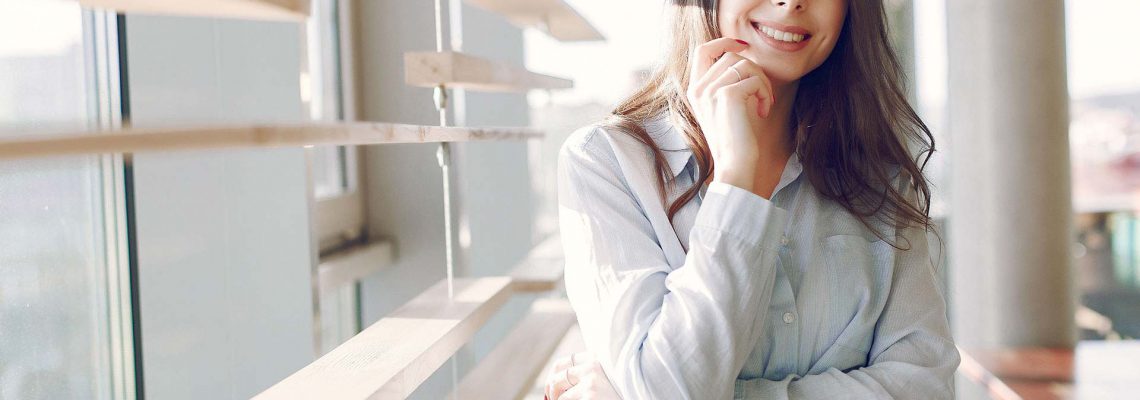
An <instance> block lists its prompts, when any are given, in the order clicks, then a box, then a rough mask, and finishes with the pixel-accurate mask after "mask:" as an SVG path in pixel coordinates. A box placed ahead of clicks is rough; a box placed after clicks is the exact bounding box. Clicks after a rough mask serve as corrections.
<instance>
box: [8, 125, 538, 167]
mask: <svg viewBox="0 0 1140 400" xmlns="http://www.w3.org/2000/svg"><path fill="white" fill-rule="evenodd" d="M541 137H542V134H541V133H539V132H538V131H535V130H533V129H529V128H462V127H448V128H443V127H438V126H418V125H402V124H388V123H379V122H350V123H307V124H292V125H290V124H279V125H239V126H202V127H182V128H154V129H147V128H135V129H124V130H118V131H105V132H78V133H71V134H58V135H28V136H22V137H11V138H3V139H0V159H15V158H33V157H47V156H62V155H76V154H101V153H134V152H142V151H175V150H203V149H245V148H274V147H303V146H322V145H370V144H390V143H426V142H464V141H480V140H526V139H537V138H541Z"/></svg>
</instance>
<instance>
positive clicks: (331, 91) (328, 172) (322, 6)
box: [303, 0, 351, 199]
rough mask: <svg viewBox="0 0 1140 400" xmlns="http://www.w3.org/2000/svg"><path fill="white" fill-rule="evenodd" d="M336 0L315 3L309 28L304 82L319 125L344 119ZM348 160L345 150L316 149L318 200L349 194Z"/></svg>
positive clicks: (340, 147)
mask: <svg viewBox="0 0 1140 400" xmlns="http://www.w3.org/2000/svg"><path fill="white" fill-rule="evenodd" d="M336 4H337V1H336V0H314V1H313V2H312V3H311V6H312V7H311V8H312V10H311V15H310V17H309V20H308V23H307V25H306V31H307V33H306V34H307V36H308V55H309V63H308V67H309V71H308V73H307V74H308V75H307V78H306V79H304V80H303V81H304V82H308V85H309V87H308V88H306V95H307V96H306V97H308V98H307V99H306V100H307V101H308V102H309V115H310V117H311V118H312V119H313V120H317V121H339V120H342V119H343V115H342V112H341V111H342V107H341V100H340V87H341V79H340V51H339V47H340V42H339V36H338V35H339V31H340V29H339V24H338V15H337V8H336ZM347 167H348V166H347V158H346V157H345V152H344V147H342V146H337V147H319V148H315V149H313V166H312V168H313V190H314V191H315V194H316V196H317V198H318V199H320V198H327V197H333V196H337V195H341V194H344V193H347V192H348V191H349V190H350V189H351V187H350V186H349V182H348V170H347Z"/></svg>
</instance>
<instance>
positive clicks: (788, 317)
mask: <svg viewBox="0 0 1140 400" xmlns="http://www.w3.org/2000/svg"><path fill="white" fill-rule="evenodd" d="M795 321H796V315H795V314H792V313H790V312H786V313H784V323H785V324H790V323H792V322H795Z"/></svg>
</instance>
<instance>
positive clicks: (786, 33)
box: [752, 21, 812, 52]
mask: <svg viewBox="0 0 1140 400" xmlns="http://www.w3.org/2000/svg"><path fill="white" fill-rule="evenodd" d="M752 28H753V29H755V30H756V33H757V34H759V35H760V36H761V38H762V39H763V40H764V42H765V43H767V44H768V45H769V46H771V47H772V48H775V49H777V50H781V51H787V52H793V51H798V50H801V49H803V48H804V47H807V44H808V41H810V40H811V37H812V35H811V32H808V30H807V29H804V28H801V27H798V26H792V25H783V24H777V23H774V22H768V21H752Z"/></svg>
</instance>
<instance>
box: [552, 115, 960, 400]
mask: <svg viewBox="0 0 1140 400" xmlns="http://www.w3.org/2000/svg"><path fill="white" fill-rule="evenodd" d="M645 127H646V129H647V130H648V131H649V133H650V135H651V136H652V137H653V140H654V141H655V142H656V143H657V145H658V146H660V147H661V148H662V149H663V150H665V157H666V161H667V163H668V166H669V169H670V171H669V172H670V173H672V174H673V175H674V176H675V177H676V179H677V183H678V187H677V188H676V189H675V190H671V191H670V192H669V193H668V195H667V197H668V201H663V200H662V199H661V197H660V196H659V194H658V191H657V189H656V186H655V183H654V179H656V178H655V176H656V171H655V169H654V167H653V163H652V157H651V155H650V152H649V150H648V148H647V147H646V146H645V145H643V144H641V143H640V142H638V141H637V140H636V139H634V138H633V137H632V136H630V135H627V134H624V133H621V132H616V131H610V130H607V129H606V128H601V127H587V128H583V129H580V130H578V131H577V132H575V133H574V134H573V135H571V136H570V138H569V139H568V140H567V141H566V143H565V144H563V146H562V149H561V151H560V152H559V159H558V178H559V182H558V186H559V214H560V224H561V231H562V241H563V247H564V250H565V256H566V291H567V294H568V296H569V299H570V302H571V303H572V304H573V306H574V310H575V312H576V313H577V314H578V321H579V325H580V327H581V329H582V333H583V336H584V339H585V342H586V345H587V348H588V350H589V351H592V352H593V353H595V356H596V357H597V359H598V360H599V361H600V362H601V365H602V367H603V369H604V370H605V372H606V374H607V376H608V378H609V379H610V381H611V382H612V383H613V385H614V387H615V388H616V389H617V391H618V392H619V393H620V394H621V395H622V397H623V398H625V399H729V398H736V399H761V398H763V399H784V398H792V399H800V398H804V399H806V398H813V399H814V398H819V399H839V398H858V399H869V398H899V399H950V398H952V397H953V374H954V371H955V370H956V369H957V367H958V362H959V356H958V352H957V350H956V349H955V347H954V343H953V341H952V339H951V337H950V332H949V328H948V326H947V325H948V323H947V319H946V305H945V301H944V300H943V297H942V293H941V289H940V288H941V285H940V284H939V281H938V279H937V275H936V271H935V265H934V263H933V262H932V261H931V259H930V255H929V251H928V245H927V236H926V232H925V230H923V229H920V228H908V229H900V230H896V229H894V228H893V227H888V226H879V229H885V230H884V231H883V232H885V233H886V237H888V238H898V239H899V240H900V244H901V245H902V246H904V247H906V246H908V245H909V249H908V250H905V251H904V250H897V249H895V248H893V247H892V246H891V245H890V244H889V243H887V242H885V241H883V240H880V239H879V238H878V237H876V236H875V235H874V234H873V233H872V232H871V231H870V230H869V229H868V228H867V227H866V226H864V225H863V224H862V223H861V222H859V220H858V219H857V218H856V217H855V216H853V215H851V214H850V213H849V212H847V211H846V210H845V209H844V208H843V207H842V206H841V205H839V204H838V203H836V202H834V201H831V200H828V199H826V198H824V197H823V196H822V195H821V194H820V193H819V192H818V191H816V189H815V188H814V187H813V186H812V184H811V183H810V182H809V181H808V180H807V179H806V177H803V176H802V174H801V172H802V165H801V164H800V162H799V160H798V159H797V158H796V157H795V156H792V158H791V159H790V160H789V161H788V164H787V165H786V167H785V168H784V172H783V175H782V177H781V178H780V182H779V184H778V185H777V187H776V190H775V193H774V194H773V196H772V197H771V201H769V200H766V199H764V198H762V197H760V196H757V195H756V194H754V193H752V192H749V191H747V190H744V189H741V188H738V187H735V186H732V185H728V184H724V183H720V182H713V183H711V184H709V185H708V186H707V188H703V190H702V192H703V193H702V194H701V196H698V197H696V198H694V199H693V200H692V201H690V202H689V203H688V204H686V205H685V206H684V207H683V208H682V209H681V210H680V212H678V213H677V214H676V216H675V217H674V219H673V222H672V223H670V222H669V220H668V219H667V217H666V207H667V205H668V204H669V203H671V202H672V200H673V199H675V198H677V197H678V196H679V195H680V194H681V193H682V192H684V191H685V189H687V188H689V187H691V186H692V185H693V181H694V177H695V176H696V173H697V171H696V167H697V166H696V162H695V159H693V157H692V153H691V151H690V150H689V149H688V148H687V145H686V143H685V140H684V138H683V136H682V133H681V132H680V130H678V129H675V128H674V127H673V126H672V125H671V124H670V123H669V122H668V120H667V119H666V118H664V117H663V116H662V117H658V118H656V119H654V120H652V121H649V122H647V123H646V125H645ZM899 181H901V180H899ZM897 184H898V185H900V187H902V186H901V185H902V184H901V183H898V182H897Z"/></svg>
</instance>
